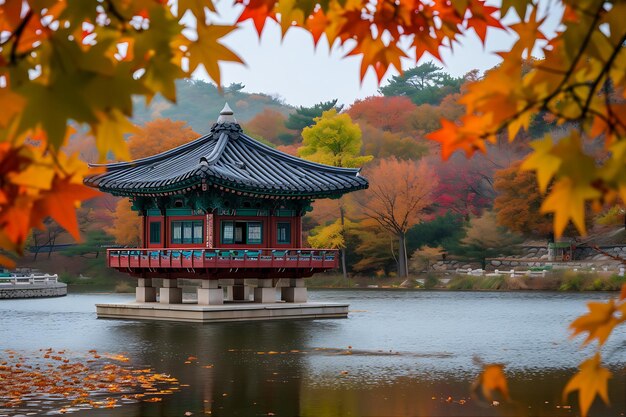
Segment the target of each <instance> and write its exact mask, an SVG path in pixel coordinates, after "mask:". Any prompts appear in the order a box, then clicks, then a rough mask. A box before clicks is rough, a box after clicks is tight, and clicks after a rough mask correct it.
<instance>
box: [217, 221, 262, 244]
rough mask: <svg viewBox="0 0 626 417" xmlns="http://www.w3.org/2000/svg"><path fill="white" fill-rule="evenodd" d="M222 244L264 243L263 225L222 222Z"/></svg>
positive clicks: (257, 223) (243, 222)
mask: <svg viewBox="0 0 626 417" xmlns="http://www.w3.org/2000/svg"><path fill="white" fill-rule="evenodd" d="M221 240H222V244H229V243H234V244H236V245H245V244H252V245H254V244H261V243H263V223H261V222H247V221H242V222H235V221H222V239H221Z"/></svg>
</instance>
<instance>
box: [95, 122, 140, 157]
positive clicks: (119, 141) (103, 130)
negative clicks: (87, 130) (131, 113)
mask: <svg viewBox="0 0 626 417" xmlns="http://www.w3.org/2000/svg"><path fill="white" fill-rule="evenodd" d="M99 119H100V121H99V123H98V124H96V125H94V126H92V130H93V131H95V133H96V147H97V148H98V152H99V154H100V159H101V160H103V159H104V158H105V157H106V154H107V152H108V151H109V150H111V151H113V153H114V154H115V155H116V156H117V157H118V158H120V159H128V157H129V155H128V149H127V147H126V141H125V140H124V134H125V133H131V132H134V131H135V130H136V127H135V125H133V124H132V123H131V122H130V121H129V120H128V119H127V118H126V116H124V115H123V114H122V113H121V112H120V111H119V110H113V111H111V112H110V113H101V114H99Z"/></svg>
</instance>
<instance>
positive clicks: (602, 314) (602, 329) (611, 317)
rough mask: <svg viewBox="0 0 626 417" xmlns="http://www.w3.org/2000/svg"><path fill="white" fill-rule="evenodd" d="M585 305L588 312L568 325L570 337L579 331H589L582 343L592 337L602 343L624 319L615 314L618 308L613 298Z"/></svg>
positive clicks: (590, 339) (585, 342) (589, 340)
mask: <svg viewBox="0 0 626 417" xmlns="http://www.w3.org/2000/svg"><path fill="white" fill-rule="evenodd" d="M587 307H588V308H589V312H588V313H587V314H585V315H582V316H580V317H578V318H577V319H576V320H574V321H573V322H572V324H570V326H569V327H570V329H572V337H574V336H576V335H578V334H580V333H589V334H588V335H587V338H586V339H585V341H584V342H583V345H586V344H588V343H589V342H591V341H592V340H593V339H598V343H599V344H600V345H603V344H604V342H606V340H607V339H608V337H609V335H610V334H611V332H612V331H613V328H614V327H615V326H616V325H617V324H619V323H620V322H621V321H623V320H624V319H623V318H618V317H617V316H616V315H615V313H616V312H617V311H618V309H617V308H616V306H615V300H613V299H611V300H609V301H608V302H606V303H602V302H592V303H588V304H587Z"/></svg>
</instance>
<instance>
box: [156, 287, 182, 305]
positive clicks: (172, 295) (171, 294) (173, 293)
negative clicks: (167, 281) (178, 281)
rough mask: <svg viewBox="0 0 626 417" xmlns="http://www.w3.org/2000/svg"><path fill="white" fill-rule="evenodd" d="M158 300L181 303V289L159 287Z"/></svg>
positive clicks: (167, 302)
mask: <svg viewBox="0 0 626 417" xmlns="http://www.w3.org/2000/svg"><path fill="white" fill-rule="evenodd" d="M159 302H160V303H161V304H181V303H182V302H183V289H182V288H171V287H169V288H161V289H160V290H159Z"/></svg>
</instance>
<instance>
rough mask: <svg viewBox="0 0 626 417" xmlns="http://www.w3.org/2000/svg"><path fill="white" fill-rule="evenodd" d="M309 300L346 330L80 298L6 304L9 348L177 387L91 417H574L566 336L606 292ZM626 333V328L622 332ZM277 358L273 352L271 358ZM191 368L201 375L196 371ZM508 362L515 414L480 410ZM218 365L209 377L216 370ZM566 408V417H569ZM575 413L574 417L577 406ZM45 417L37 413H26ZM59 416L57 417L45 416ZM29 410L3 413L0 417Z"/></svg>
mask: <svg viewBox="0 0 626 417" xmlns="http://www.w3.org/2000/svg"><path fill="white" fill-rule="evenodd" d="M309 294H310V299H311V300H312V301H316V300H320V301H322V300H323V301H328V302H348V303H350V310H351V313H350V316H349V318H348V319H338V320H302V321H283V322H253V323H221V324H204V325H202V324H190V323H169V322H149V321H121V320H105V319H97V318H96V315H95V307H94V304H96V303H102V302H124V301H130V300H131V299H132V297H131V296H129V295H118V294H70V295H68V296H67V297H63V298H53V299H40V300H2V301H1V302H0V317H1V322H0V323H1V324H0V359H1V356H2V355H7V353H6V351H5V349H11V350H15V351H17V352H18V353H23V354H31V353H33V352H36V351H38V350H39V349H41V348H48V347H52V348H54V349H55V350H57V349H58V350H66V351H67V355H69V356H70V357H71V356H72V355H74V356H76V357H77V358H79V357H82V355H84V354H85V353H86V352H87V351H89V350H91V349H97V350H98V351H99V352H110V353H125V354H126V355H127V356H128V357H129V358H130V362H129V364H128V365H129V366H134V367H146V366H148V367H152V368H153V369H154V370H156V371H157V372H163V373H168V374H171V375H172V376H174V377H176V378H178V379H179V380H180V382H181V384H182V386H183V387H182V388H181V390H180V392H177V393H175V394H173V395H169V396H165V397H164V398H163V401H162V402H159V403H145V402H139V403H133V404H128V405H124V406H121V407H118V408H115V409H112V410H89V411H79V412H76V413H74V414H72V415H75V416H77V415H81V416H82V415H85V416H184V415H185V413H187V415H190V414H189V413H192V414H191V415H194V416H200V415H212V416H256V415H258V416H267V415H275V416H298V415H302V416H409V415H415V416H483V415H484V416H491V415H507V416H521V415H527V416H574V415H577V414H578V413H577V411H576V404H575V403H576V400H575V398H574V397H571V398H570V400H569V401H566V402H565V403H563V402H562V401H561V390H562V388H563V387H564V385H565V383H566V381H567V379H568V377H569V376H571V375H572V374H573V372H574V371H575V368H576V366H577V364H578V363H579V362H580V361H581V360H582V359H584V358H586V357H587V356H589V355H590V354H591V353H592V350H591V349H589V348H587V349H582V350H581V349H580V348H579V346H580V342H581V339H580V338H578V339H574V340H570V339H569V338H568V335H569V332H568V330H567V326H568V324H569V323H570V322H571V321H572V320H573V319H574V318H575V317H576V316H577V315H579V314H581V313H583V312H585V311H586V307H585V303H586V302H587V301H590V300H606V299H608V298H609V297H610V296H613V295H612V294H606V293H585V294H579V293H543V292H510V293H503V292H416V291H385V290H367V291H366V290H361V291H358V290H336V291H335V290H310V291H309ZM622 327H624V326H622ZM268 352H276V353H272V354H268ZM604 352H605V353H604V354H605V358H606V362H607V363H608V364H609V366H610V368H611V370H612V372H613V378H612V380H611V382H610V384H611V385H610V386H611V388H610V395H611V400H612V403H611V407H610V408H607V407H605V406H604V405H603V404H601V403H599V402H597V403H596V404H595V405H594V407H593V408H592V413H591V415H592V416H593V415H596V416H624V415H625V413H626V395H625V393H626V370H625V366H624V364H626V332H625V331H624V329H623V328H622V329H620V330H619V332H617V333H616V334H614V335H613V337H612V340H611V341H610V343H609V344H608V345H607V346H606V348H605V349H604ZM189 356H195V357H197V358H198V359H197V362H193V363H191V364H185V361H186V360H187V358H188V357H189ZM481 361H482V362H485V363H493V362H498V363H503V364H505V365H506V372H507V376H508V378H509V384H510V391H511V395H512V397H513V402H511V403H507V404H504V403H501V404H500V405H499V406H493V405H489V404H484V403H481V402H480V401H478V400H476V399H473V398H470V385H471V382H472V381H473V380H474V379H475V377H476V375H477V374H478V372H479V370H480V362H481ZM208 364H211V365H213V367H212V368H207V367H205V366H206V365H208ZM563 406H566V407H565V408H564V407H563ZM567 406H571V408H569V407H567ZM26 412H34V413H41V414H43V413H44V411H42V410H41V409H37V407H36V406H33V407H32V409H21V410H20V411H19V413H26ZM45 412H51V411H45ZM3 413H4V414H9V415H11V413H18V411H15V410H13V411H6V410H4V411H0V415H1V414H3Z"/></svg>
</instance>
